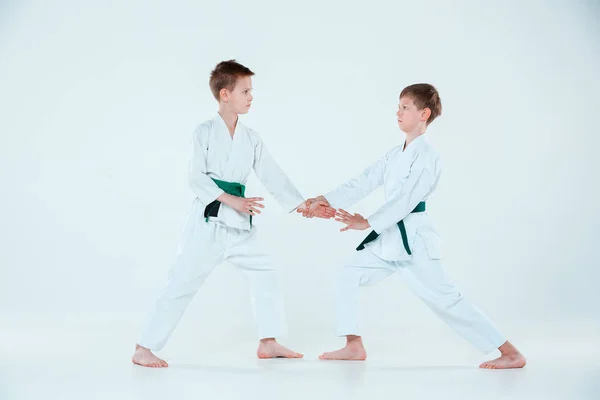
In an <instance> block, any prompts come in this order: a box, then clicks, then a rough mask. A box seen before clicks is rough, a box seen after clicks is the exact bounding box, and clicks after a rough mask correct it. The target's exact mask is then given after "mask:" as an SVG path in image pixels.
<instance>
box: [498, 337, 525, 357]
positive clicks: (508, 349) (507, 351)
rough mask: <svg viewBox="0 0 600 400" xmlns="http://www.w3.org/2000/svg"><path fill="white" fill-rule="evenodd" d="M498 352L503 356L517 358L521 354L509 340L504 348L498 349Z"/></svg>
mask: <svg viewBox="0 0 600 400" xmlns="http://www.w3.org/2000/svg"><path fill="white" fill-rule="evenodd" d="M498 350H499V351H500V354H501V355H503V356H517V355H520V354H521V353H519V350H517V348H516V347H515V346H513V345H512V343H510V342H509V341H508V340H507V341H506V342H505V343H504V344H503V345H502V346H500V347H498Z"/></svg>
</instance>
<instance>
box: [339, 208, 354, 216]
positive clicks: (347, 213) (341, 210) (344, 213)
mask: <svg viewBox="0 0 600 400" xmlns="http://www.w3.org/2000/svg"><path fill="white" fill-rule="evenodd" d="M337 213H338V214H339V215H340V216H344V217H352V214H350V213H349V212H348V211H346V210H344V209H342V208H340V209H338V210H337Z"/></svg>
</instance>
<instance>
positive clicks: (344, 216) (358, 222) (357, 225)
mask: <svg viewBox="0 0 600 400" xmlns="http://www.w3.org/2000/svg"><path fill="white" fill-rule="evenodd" d="M335 217H336V218H335V220H336V221H338V222H342V223H344V224H346V227H345V228H342V229H340V232H344V231H347V230H348V229H354V230H357V231H364V230H365V229H368V228H370V227H371V225H369V221H367V220H366V219H365V218H364V217H363V216H362V215H360V214H354V215H352V214H350V213H349V212H347V211H345V210H342V209H341V208H340V209H339V210H338V212H337V213H336V214H335Z"/></svg>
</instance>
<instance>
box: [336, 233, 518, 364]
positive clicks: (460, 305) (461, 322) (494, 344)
mask: <svg viewBox="0 0 600 400" xmlns="http://www.w3.org/2000/svg"><path fill="white" fill-rule="evenodd" d="M411 249H412V258H411V259H410V260H408V261H386V260H384V259H382V258H380V257H378V256H377V255H375V254H374V253H373V252H372V251H369V248H368V247H367V248H365V249H364V250H361V251H359V252H357V254H356V256H355V257H354V259H353V260H352V261H351V262H350V263H349V264H348V265H346V266H344V267H342V268H341V269H340V270H339V272H338V275H337V276H336V322H335V324H336V327H335V329H336V334H337V335H338V336H346V335H358V336H360V331H359V327H358V320H357V311H358V298H359V288H360V286H369V285H373V284H375V283H377V282H379V281H381V280H382V279H384V278H386V277H388V276H390V275H391V274H393V273H395V272H400V273H401V274H402V275H403V276H404V278H405V280H406V282H407V283H408V286H409V287H410V289H411V290H412V291H413V292H414V293H415V294H416V295H417V296H419V298H420V299H421V300H422V301H423V302H425V304H426V305H427V306H428V307H429V308H430V309H431V310H433V312H434V313H435V314H437V316H438V317H440V318H441V319H442V320H443V321H444V322H446V323H447V324H448V325H449V326H450V327H451V328H452V329H454V330H455V331H456V332H457V333H459V334H460V335H461V336H462V337H464V338H465V339H466V340H467V341H469V342H470V343H471V344H472V345H473V346H475V347H476V348H477V349H478V350H480V351H482V352H484V353H489V352H491V351H493V350H495V349H497V348H498V347H500V346H501V345H502V344H503V343H504V342H506V339H505V338H504V337H503V336H502V334H501V333H500V332H499V331H498V329H497V328H496V327H495V326H494V325H493V324H492V322H491V321H490V320H489V319H488V318H487V317H486V316H485V315H484V314H483V313H482V312H481V311H479V310H478V309H477V308H476V307H474V306H473V305H472V304H471V303H470V302H469V301H468V300H467V299H465V298H464V297H463V295H462V294H461V293H460V292H459V291H458V289H457V288H456V286H455V285H454V283H453V282H452V281H451V280H450V279H449V278H448V276H446V274H445V272H444V269H443V267H442V263H441V261H440V259H439V257H438V256H437V255H436V254H433V257H432V256H431V255H430V254H429V252H428V250H427V248H426V247H425V242H424V240H423V238H422V237H420V236H419V235H417V236H416V238H415V242H414V244H413V245H412V246H411ZM400 316H401V311H400V310H399V311H398V317H400Z"/></svg>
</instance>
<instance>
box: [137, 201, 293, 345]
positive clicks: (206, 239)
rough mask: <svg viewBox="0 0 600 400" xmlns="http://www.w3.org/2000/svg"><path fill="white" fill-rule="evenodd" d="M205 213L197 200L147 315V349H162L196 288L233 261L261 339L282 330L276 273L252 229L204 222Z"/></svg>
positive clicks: (143, 341)
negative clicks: (247, 289)
mask: <svg viewBox="0 0 600 400" xmlns="http://www.w3.org/2000/svg"><path fill="white" fill-rule="evenodd" d="M203 212H204V210H203V209H201V207H200V205H199V203H198V202H195V203H194V207H193V209H192V214H191V217H190V218H189V221H188V224H187V226H186V228H185V231H184V235H183V241H182V243H181V246H180V249H179V252H178V255H177V259H176V261H175V264H174V266H173V268H172V269H171V271H170V273H169V279H168V282H167V284H166V286H165V287H164V289H163V290H162V292H161V294H160V296H159V298H158V300H157V302H156V305H155V307H154V310H153V311H152V312H151V313H150V317H149V320H148V322H147V325H146V327H145V329H144V331H143V333H142V336H141V338H140V341H139V342H138V344H139V345H140V346H143V347H146V348H148V349H151V350H161V349H162V348H163V347H164V345H165V344H166V342H167V340H168V339H169V336H170V335H171V333H172V332H173V330H174V329H175V327H176V326H177V323H178V322H179V320H180V319H181V316H182V315H183V312H184V311H185V309H186V308H187V306H188V304H189V303H190V301H191V300H192V298H193V297H194V295H195V294H196V292H197V291H198V289H199V288H200V287H201V286H202V284H203V283H204V282H205V281H206V278H207V277H208V275H209V274H210V273H211V272H212V270H213V269H214V268H215V267H216V266H217V265H219V264H221V262H223V261H229V262H231V263H232V264H233V265H235V266H236V267H237V268H239V269H241V270H242V272H244V274H245V275H246V277H247V278H248V281H249V283H250V288H251V300H252V307H253V311H254V316H255V319H256V323H257V326H258V337H259V339H263V338H271V337H279V336H282V335H284V334H285V333H286V326H285V320H284V315H283V308H282V302H281V301H280V300H281V295H280V293H279V284H278V275H277V272H276V270H275V268H274V267H273V264H272V262H271V257H270V256H269V254H268V253H266V252H265V251H264V250H263V249H262V248H261V245H260V243H259V241H258V240H257V239H256V228H254V229H252V230H249V231H247V230H241V229H235V228H230V227H227V226H224V225H222V224H218V223H215V222H213V221H208V222H206V221H205V219H204V217H203ZM225 290H227V289H225Z"/></svg>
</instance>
